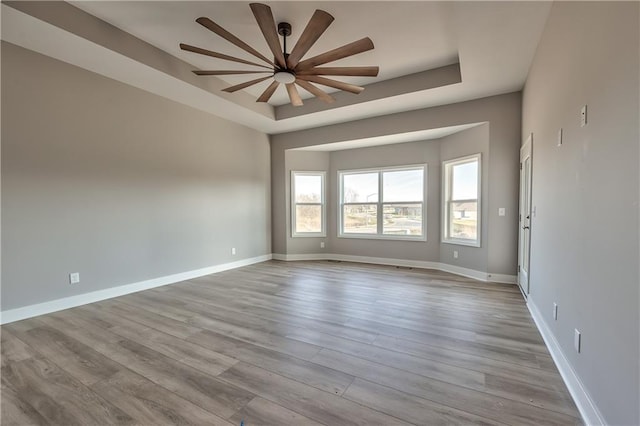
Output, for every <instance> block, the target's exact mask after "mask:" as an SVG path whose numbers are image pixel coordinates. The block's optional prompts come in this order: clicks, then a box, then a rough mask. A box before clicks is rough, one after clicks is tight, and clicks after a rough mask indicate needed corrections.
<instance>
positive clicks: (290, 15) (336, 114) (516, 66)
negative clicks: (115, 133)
mask: <svg viewBox="0 0 640 426" xmlns="http://www.w3.org/2000/svg"><path fill="white" fill-rule="evenodd" d="M266 3H267V4H269V6H270V7H271V9H272V10H273V13H274V16H275V19H276V21H277V22H279V21H284V20H286V21H288V22H290V23H291V24H292V26H293V35H292V37H291V39H290V40H289V41H288V43H287V44H288V46H293V44H294V43H295V41H296V40H297V37H298V36H299V34H300V31H301V30H302V28H303V27H304V26H305V25H306V22H307V21H308V20H309V18H310V17H311V15H312V13H313V11H314V10H315V9H322V10H326V11H327V12H329V13H331V14H332V15H333V16H334V17H335V21H334V22H333V23H332V24H331V26H330V27H329V28H328V30H327V31H326V32H325V33H324V34H323V36H322V37H321V38H320V39H319V40H318V42H317V43H316V45H314V47H313V48H312V49H311V50H310V51H309V53H308V54H307V57H308V56H311V55H314V54H317V53H322V52H324V51H326V50H329V49H333V48H335V47H338V46H341V45H343V44H346V43H349V42H351V41H355V40H357V39H360V38H362V37H365V36H368V37H370V38H371V39H372V40H373V42H374V44H375V46H376V48H375V50H373V51H370V52H365V53H363V54H360V55H356V56H353V57H351V58H348V59H345V60H342V61H340V62H335V63H332V64H330V65H378V66H380V75H379V76H378V77H377V78H365V79H364V80H360V81H358V83H360V84H366V82H367V81H368V82H377V81H383V80H388V79H391V78H396V80H394V81H395V82H397V81H398V77H399V78H400V80H401V78H402V76H404V75H408V74H413V73H416V72H419V71H425V70H429V69H432V68H436V67H439V66H443V65H447V64H451V63H454V62H456V61H459V63H460V68H461V74H462V82H461V83H458V84H451V85H448V86H443V87H437V88H433V89H428V90H417V91H414V92H409V93H402V94H393V93H391V94H387V95H386V96H387V97H385V98H378V99H370V100H366V101H364V102H360V103H356V104H350V105H340V106H338V107H334V108H328V109H324V110H317V109H316V110H312V109H308V110H307V111H305V106H302V107H299V108H300V114H299V115H297V116H294V117H291V118H286V119H280V120H277V119H275V114H273V113H269V114H266V115H265V114H264V113H260V111H258V110H257V109H256V108H252V107H248V106H246V104H242V102H240V101H236V99H239V98H241V97H242V98H243V99H244V100H245V101H246V100H247V99H249V103H251V104H252V103H253V101H252V98H255V97H256V96H257V95H258V94H259V93H260V92H261V91H262V90H263V89H264V86H255V87H253V88H251V89H247V90H245V91H244V92H248V94H247V93H244V95H243V93H241V92H238V93H236V94H232V95H231V96H229V95H227V96H222V95H219V94H218V92H217V91H216V90H214V91H213V92H211V91H206V90H203V89H202V88H199V87H196V86H194V85H192V84H191V83H189V82H188V81H185V80H184V79H180V78H179V77H176V76H172V75H168V74H166V73H164V72H162V71H161V70H158V69H154V68H153V67H152V66H147V65H146V64H143V63H140V62H137V60H136V59H135V58H132V57H128V56H127V54H126V53H122V52H116V51H114V50H110V48H109V47H108V46H105V45H101V43H100V41H99V40H85V39H84V38H83V37H82V36H81V35H78V34H71V33H69V32H68V30H66V29H64V28H62V27H59V26H57V25H56V23H55V22H52V20H42V19H38V18H35V17H33V16H29V11H26V12H23V11H18V10H14V9H12V8H11V7H10V6H7V5H6V4H5V3H3V5H2V13H3V17H2V39H3V40H7V41H9V42H12V43H14V44H18V45H21V46H23V47H26V48H29V49H31V50H35V51H37V52H40V53H43V54H47V55H49V56H52V57H54V58H57V59H60V60H63V61H65V62H69V63H72V64H74V65H77V66H80V67H83V68H86V69H89V70H91V71H94V72H98V73H101V74H103V75H105V76H107V77H110V78H116V79H118V80H120V81H123V82H125V83H127V84H131V85H133V86H136V87H140V88H142V89H144V90H147V91H150V92H152V93H156V94H159V95H161V96H165V97H168V98H171V99H174V100H176V101H178V102H181V103H184V104H187V105H190V106H193V107H195V108H198V109H202V110H205V111H208V112H212V113H214V114H216V115H219V116H221V117H223V118H226V119H229V120H232V121H236V122H238V123H241V124H243V125H247V126H250V127H253V128H255V129H258V130H261V131H264V132H267V133H271V134H275V133H282V132H288V131H294V130H301V129H306V128H313V127H319V126H325V125H330V124H335V123H340V122H346V121H351V120H358V119H364V118H370V117H376V116H381V115H386V114H391V113H397V112H402V111H409V110H415V109H420V108H427V107H431V106H437V105H444V104H449V103H455V102H462V101H467V100H472V99H477V98H482V97H486V96H493V95H498V94H503V93H509V92H513V91H517V90H520V89H522V87H523V85H524V82H525V80H526V76H527V72H528V70H529V66H530V64H531V61H532V60H533V56H534V54H535V50H536V47H537V44H538V40H539V39H540V35H541V33H542V30H543V28H544V25H545V23H546V19H547V16H548V13H549V9H550V3H548V2H520V1H514V2H510V1H502V2H483V1H472V2H429V1H404V2H401V1H355V2H343V1H340V2H321V1H296V2H294V1H291V2H289V1H283V2H266ZM72 4H73V5H74V6H77V7H78V8H80V9H82V10H84V11H86V12H88V13H90V14H92V15H94V16H96V17H98V18H100V19H102V20H104V21H107V22H109V23H110V24H112V25H114V26H116V27H118V28H120V29H121V30H124V31H126V32H128V33H130V34H132V35H134V36H135V37H138V38H140V39H142V40H144V41H146V42H147V43H150V44H152V45H154V46H155V47H157V48H159V49H161V50H164V51H166V52H167V53H168V54H170V55H173V56H175V57H177V58H179V59H181V60H183V61H186V62H188V63H190V64H192V65H193V67H194V69H195V68H202V69H216V68H227V69H240V68H235V66H234V65H235V64H234V63H227V62H223V61H218V60H215V59H213V58H211V59H209V58H207V57H203V56H200V55H197V54H193V53H190V52H183V51H181V50H179V48H178V43H180V42H185V43H189V44H193V45H197V46H201V47H204V48H207V49H210V50H216V51H220V52H223V53H227V54H230V55H233V56H238V57H245V58H247V59H252V58H251V57H250V56H248V54H246V53H244V52H243V51H242V50H240V49H239V48H236V47H235V46H233V45H231V44H230V43H228V42H226V41H225V40H223V39H221V38H220V37H218V36H216V35H215V34H213V33H211V32H210V31H208V30H206V29H205V28H203V27H201V26H200V25H198V24H197V23H195V19H196V18H197V17H199V16H208V17H209V18H211V19H212V20H214V21H216V22H217V23H218V24H220V25H221V26H223V27H225V28H226V29H227V30H229V31H231V32H232V33H233V34H235V35H236V36H238V37H240V38H241V39H243V40H244V41H246V42H247V43H249V44H250V45H253V46H254V47H256V48H257V49H258V50H260V51H261V52H262V53H263V54H265V55H267V56H268V55H269V49H268V48H267V45H266V43H265V42H264V39H263V38H262V35H261V33H260V31H259V29H258V27H257V25H256V23H255V19H254V17H253V15H252V13H251V10H250V8H249V2H244V1H233V2H217V1H194V2H182V1H159V2H157V1H80V2H73V3H72ZM116 40H117V39H116ZM290 49H291V47H289V50H290ZM238 65H239V64H238ZM327 65H329V64H327ZM201 78H212V79H215V78H216V77H201ZM250 78H251V77H250ZM250 78H248V79H250ZM248 79H246V80H248ZM340 79H342V78H340ZM344 80H345V81H346V80H347V79H344ZM241 81H245V79H241ZM237 82H238V80H233V79H229V84H234V83H237ZM365 90H366V89H365ZM243 96H244V97H243ZM350 96H351V95H350ZM353 96H357V95H353ZM356 99H357V98H356ZM283 102H287V97H286V94H285V93H284V90H281V91H280V93H279V94H278V96H274V99H273V101H272V103H273V105H277V104H280V103H283Z"/></svg>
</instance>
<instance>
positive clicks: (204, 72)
mask: <svg viewBox="0 0 640 426" xmlns="http://www.w3.org/2000/svg"><path fill="white" fill-rule="evenodd" d="M193 73H194V74H195V75H234V74H264V73H269V74H272V73H273V71H234V70H221V71H209V70H196V71H193Z"/></svg>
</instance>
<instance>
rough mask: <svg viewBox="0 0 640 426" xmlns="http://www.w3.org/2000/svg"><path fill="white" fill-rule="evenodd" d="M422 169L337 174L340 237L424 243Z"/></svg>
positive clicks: (358, 171) (411, 168)
mask: <svg viewBox="0 0 640 426" xmlns="http://www.w3.org/2000/svg"><path fill="white" fill-rule="evenodd" d="M424 170H425V166H411V167H402V168H398V167H396V168H385V169H376V170H354V171H341V172H339V173H338V174H339V176H338V177H339V181H340V212H339V217H340V226H339V228H338V229H339V235H338V236H340V237H348V238H383V239H403V240H421V241H424V240H425V231H424V229H425V225H424V215H423V212H424V179H425V173H424Z"/></svg>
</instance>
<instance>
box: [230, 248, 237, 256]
mask: <svg viewBox="0 0 640 426" xmlns="http://www.w3.org/2000/svg"><path fill="white" fill-rule="evenodd" d="M231 254H233V255H235V254H236V248H235V247H233V248H232V249H231Z"/></svg>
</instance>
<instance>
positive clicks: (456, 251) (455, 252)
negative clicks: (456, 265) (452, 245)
mask: <svg viewBox="0 0 640 426" xmlns="http://www.w3.org/2000/svg"><path fill="white" fill-rule="evenodd" d="M453 258H454V259H457V258H458V250H454V251H453Z"/></svg>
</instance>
